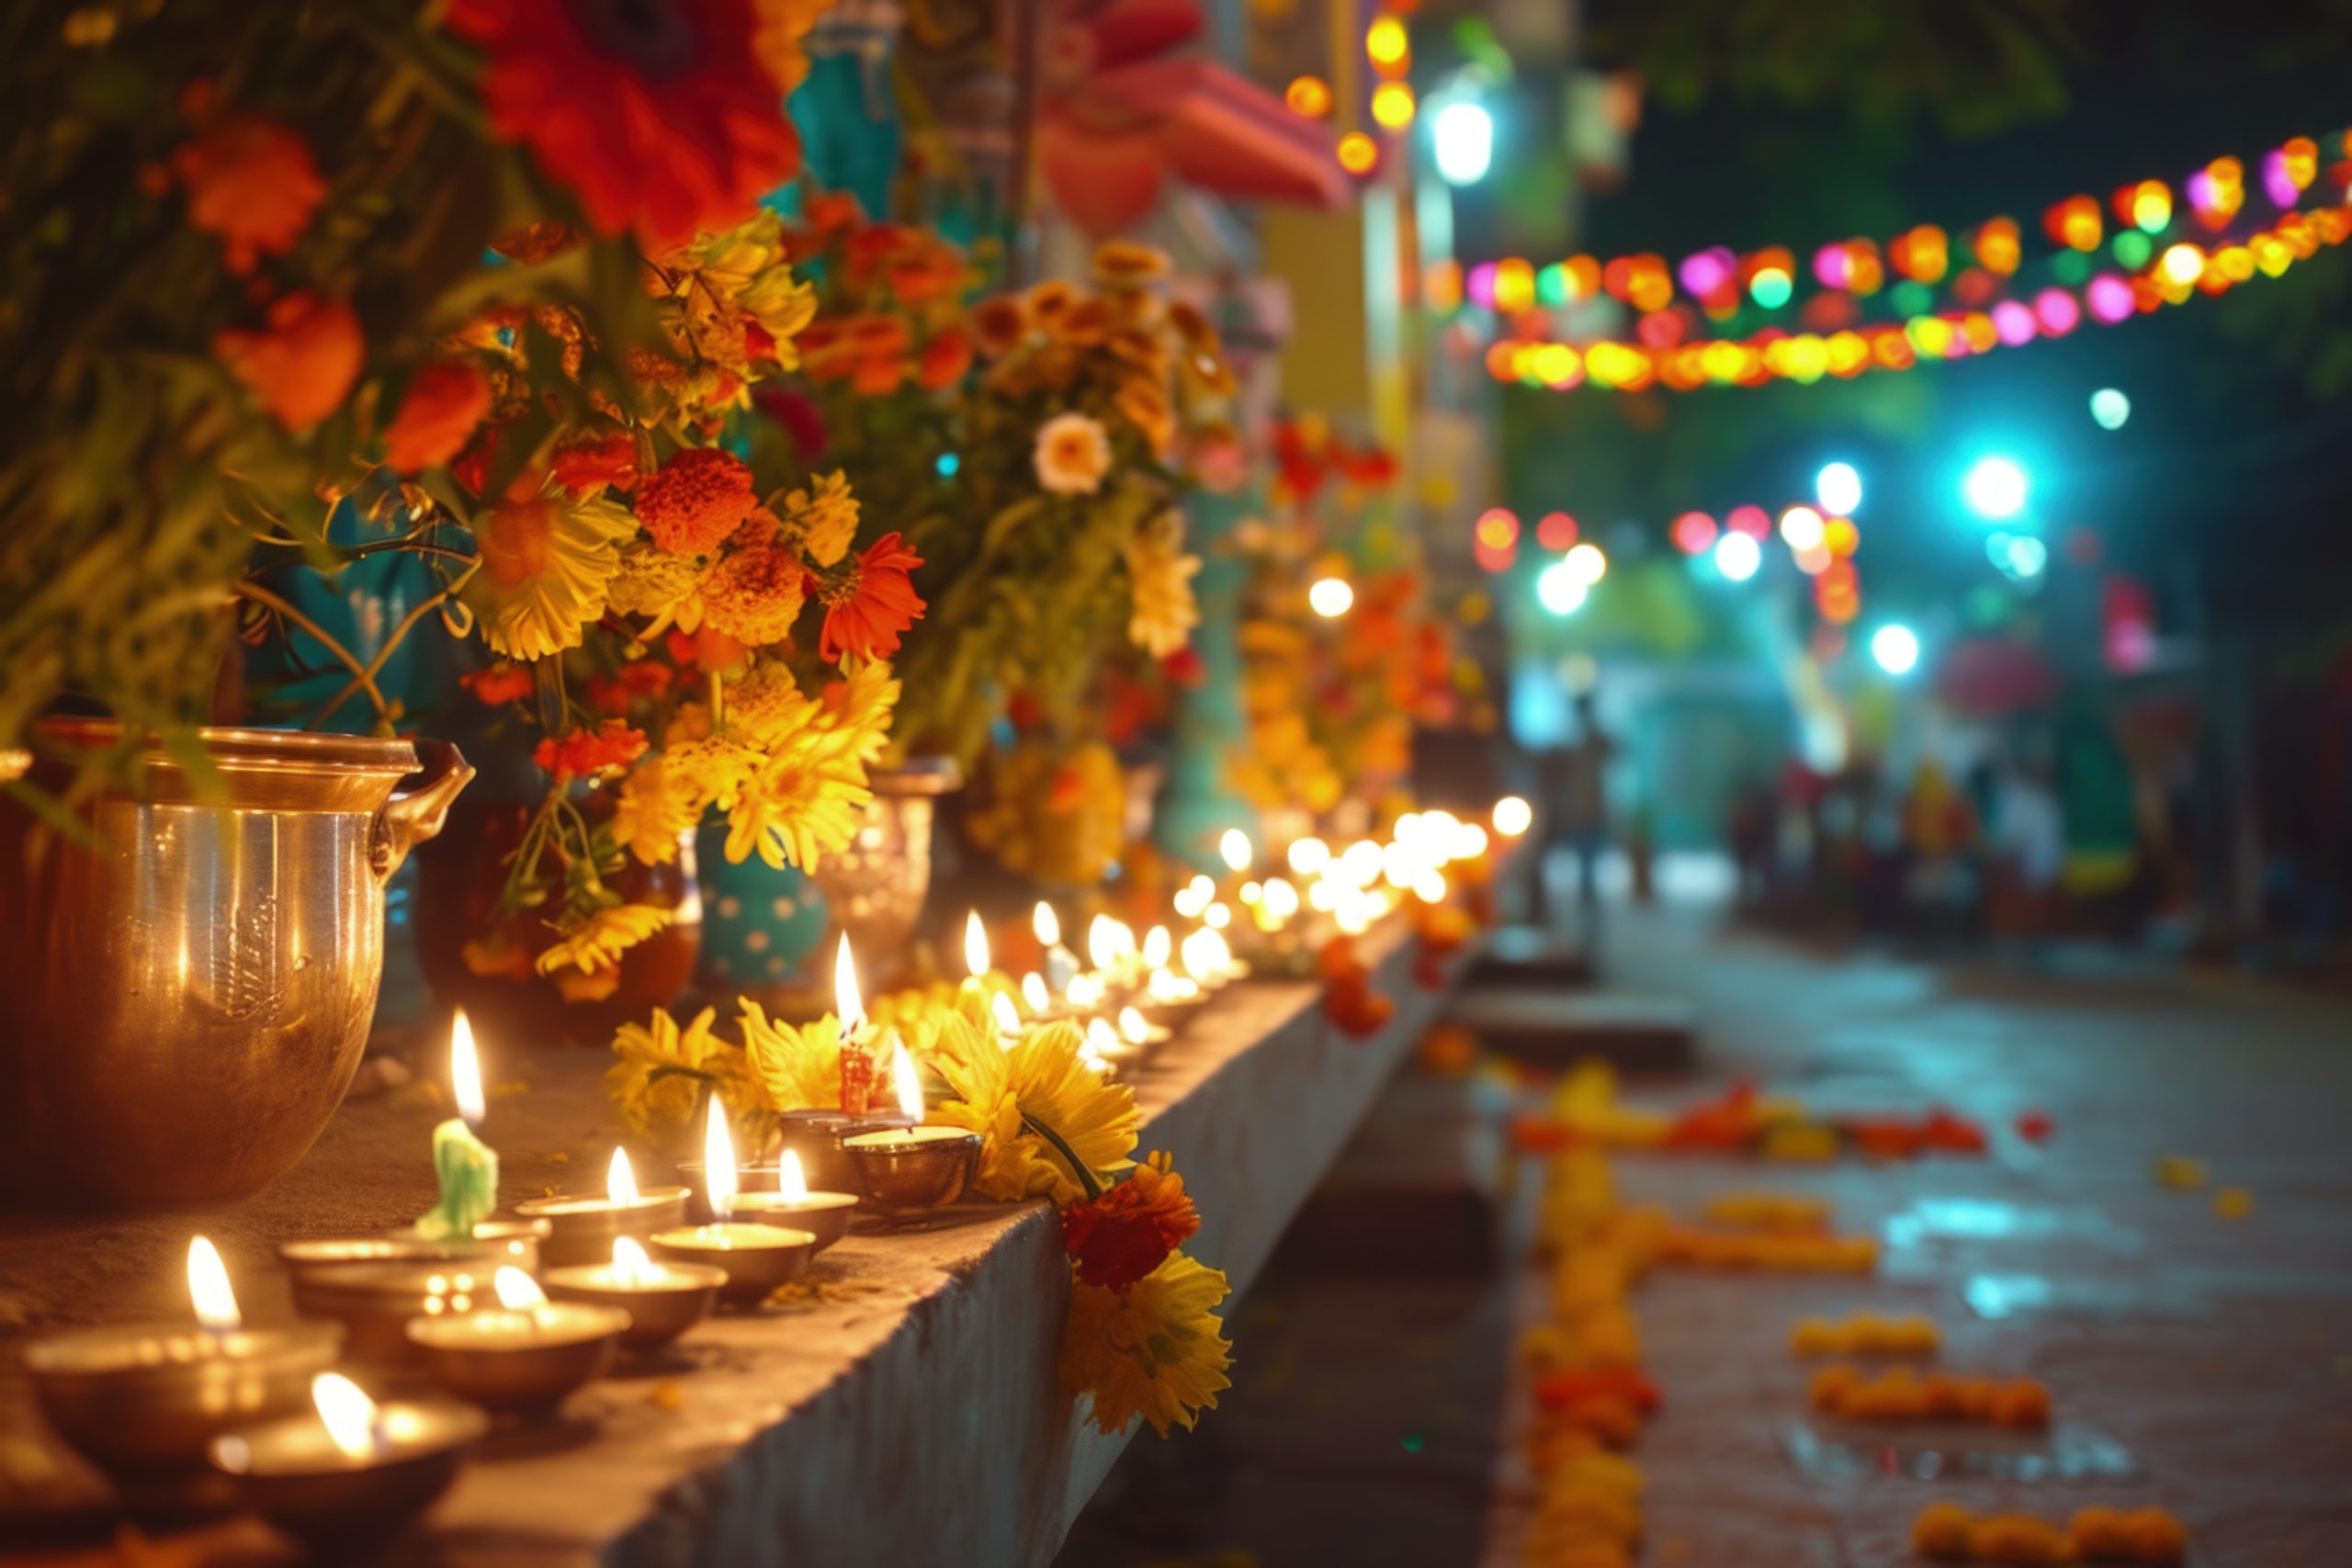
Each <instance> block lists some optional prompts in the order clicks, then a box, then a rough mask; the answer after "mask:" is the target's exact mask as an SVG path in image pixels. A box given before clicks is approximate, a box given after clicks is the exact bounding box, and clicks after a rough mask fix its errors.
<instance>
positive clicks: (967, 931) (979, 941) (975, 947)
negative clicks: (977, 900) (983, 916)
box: [964, 909, 989, 980]
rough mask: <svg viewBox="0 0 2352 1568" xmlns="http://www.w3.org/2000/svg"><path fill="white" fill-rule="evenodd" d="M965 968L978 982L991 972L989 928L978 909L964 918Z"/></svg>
mask: <svg viewBox="0 0 2352 1568" xmlns="http://www.w3.org/2000/svg"><path fill="white" fill-rule="evenodd" d="M964 967H965V968H967V969H968V970H970V971H971V973H972V978H973V979H975V980H977V979H979V978H980V977H981V976H985V975H986V974H987V973H988V972H989V928H988V927H986V926H984V925H982V924H981V923H980V912H979V911H978V909H975V910H973V911H972V912H971V913H970V914H968V915H967V916H965V917H964Z"/></svg>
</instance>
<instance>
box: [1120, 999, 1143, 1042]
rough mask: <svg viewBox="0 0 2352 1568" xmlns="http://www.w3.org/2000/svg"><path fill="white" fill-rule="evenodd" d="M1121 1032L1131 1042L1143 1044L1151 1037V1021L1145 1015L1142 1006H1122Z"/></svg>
mask: <svg viewBox="0 0 2352 1568" xmlns="http://www.w3.org/2000/svg"><path fill="white" fill-rule="evenodd" d="M1119 1033H1120V1034H1121V1035H1122V1036H1124V1037H1125V1039H1126V1040H1127V1041H1128V1042H1129V1043H1133V1044H1136V1045H1141V1044H1143V1043H1146V1042H1147V1041H1148V1040H1149V1039H1150V1038H1151V1021H1150V1020H1149V1019H1147V1018H1145V1017H1144V1015H1143V1010H1142V1009H1141V1008H1136V1007H1124V1008H1121V1009H1120V1010H1119Z"/></svg>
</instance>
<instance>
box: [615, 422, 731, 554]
mask: <svg viewBox="0 0 2352 1568" xmlns="http://www.w3.org/2000/svg"><path fill="white" fill-rule="evenodd" d="M755 504H757V498H756V497H754V496H753V495H752V470H751V468H750V467H749V466H748V465H747V464H745V463H744V461H743V459H741V457H736V456H735V455H734V454H733V453H731V452H722V451H720V450H719V449H718V447H716V446H689V447H687V448H686V449H685V450H684V451H682V452H680V453H678V454H676V455H675V456H673V457H671V459H670V460H669V461H668V462H666V463H664V464H662V466H661V467H660V468H657V469H655V470H654V472H653V475H652V477H651V478H650V479H647V480H646V481H645V482H644V485H643V488H641V489H640V490H639V491H638V494H637V520H638V521H639V523H642V524H643V525H645V531H646V532H647V533H648V534H650V535H651V536H652V537H653V542H654V543H655V544H657V545H660V546H661V547H662V548H663V549H665V550H669V551H671V552H672V553H673V554H676V555H682V556H699V555H708V554H709V553H710V552H711V551H712V550H714V549H716V548H717V547H718V542H719V541H720V540H722V539H724V538H726V537H727V536H728V535H729V534H731V533H733V532H734V531H735V529H736V527H737V526H738V525H741V523H742V521H743V519H744V518H746V517H748V516H750V515H751V513H752V507H753V506H754V505H755Z"/></svg>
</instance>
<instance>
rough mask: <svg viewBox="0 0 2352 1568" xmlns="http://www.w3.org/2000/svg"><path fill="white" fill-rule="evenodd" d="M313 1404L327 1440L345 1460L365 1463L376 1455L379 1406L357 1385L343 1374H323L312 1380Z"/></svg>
mask: <svg viewBox="0 0 2352 1568" xmlns="http://www.w3.org/2000/svg"><path fill="white" fill-rule="evenodd" d="M311 1404H313V1405H314V1406H316V1407H317V1409H318V1412H319V1421H320V1423H321V1425H322V1426H324V1427H326V1429H327V1438H328V1440H329V1441H331V1442H333V1443H334V1446H335V1447H336V1448H337V1449H338V1450H341V1451H342V1452H343V1454H344V1455H345V1457H346V1458H350V1459H366V1458H368V1456H369V1455H371V1454H373V1453H374V1452H375V1451H376V1402H375V1401H374V1400H372V1399H370V1398H368V1396H367V1394H366V1393H362V1392H361V1391H360V1387H359V1385H358V1384H357V1383H356V1382H352V1381H351V1380H350V1379H349V1378H347V1377H345V1376H344V1375H343V1374H342V1373H341V1372H321V1373H320V1374H319V1375H318V1376H316V1377H314V1378H312V1379H311Z"/></svg>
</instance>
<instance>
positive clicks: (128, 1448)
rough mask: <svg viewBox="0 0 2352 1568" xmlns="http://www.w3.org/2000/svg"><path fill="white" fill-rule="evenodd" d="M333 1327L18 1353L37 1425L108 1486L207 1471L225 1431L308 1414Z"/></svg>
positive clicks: (82, 1332)
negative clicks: (39, 1417)
mask: <svg viewBox="0 0 2352 1568" xmlns="http://www.w3.org/2000/svg"><path fill="white" fill-rule="evenodd" d="M342 1346H343V1330H342V1329H341V1328H340V1327H338V1326H336V1325H334V1324H332V1323H299V1324H295V1325H292V1326H290V1327H287V1328H238V1329H230V1330H227V1331H223V1332H216V1331H214V1330H212V1329H208V1328H198V1326H196V1325H194V1324H188V1323H161V1324H127V1325H117V1326H109V1327H105V1328H84V1329H75V1330H72V1331H69V1332H67V1333H63V1334H55V1335H51V1336H49V1337H45V1338H41V1339H36V1340H34V1341H33V1342H32V1343H31V1344H29V1345H28V1346H26V1347H25V1352H24V1363H25V1371H27V1372H28V1373H29V1374H30V1375H31V1378H32V1383H33V1393H34V1394H35V1396H36V1397H37V1398H38V1399H39V1400H40V1408H41V1414H43V1415H44V1416H48V1417H49V1424H50V1425H51V1427H55V1428H56V1430H57V1435H58V1436H59V1437H61V1438H64V1439H65V1441H66V1442H67V1443H68V1444H70V1445H71V1446H72V1447H73V1449H74V1451H75V1452H77V1453H79V1454H81V1455H83V1456H84V1457H85V1458H86V1459H88V1460H89V1461H90V1462H92V1463H93V1464H96V1466H97V1467H98V1468H99V1469H101V1470H104V1471H106V1472H108V1473H109V1474H115V1475H154V1474H167V1473H170V1472H175V1471H181V1470H188V1469H193V1468H196V1467H198V1466H201V1465H202V1464H203V1463H204V1451H205V1445H207V1444H208V1443H209V1442H210V1441H211V1440H212V1439H213V1438H215V1437H218V1436H219V1435H220V1433H222V1432H225V1431H227V1430H228V1429H229V1428H231V1427H237V1426H242V1425H245V1424H248V1423H251V1422H255V1421H266V1420H268V1419H270V1418H272V1417H274V1416H285V1415H288V1414H291V1413H292V1412H295V1411H298V1410H303V1409H307V1408H309V1406H310V1403H311V1378H312V1377H313V1376H315V1375H316V1374H318V1373H320V1372H322V1371H326V1370H327V1369H329V1368H330V1367H332V1366H334V1364H335V1359H336V1358H337V1356H338V1355H339V1353H340V1352H341V1349H342Z"/></svg>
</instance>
